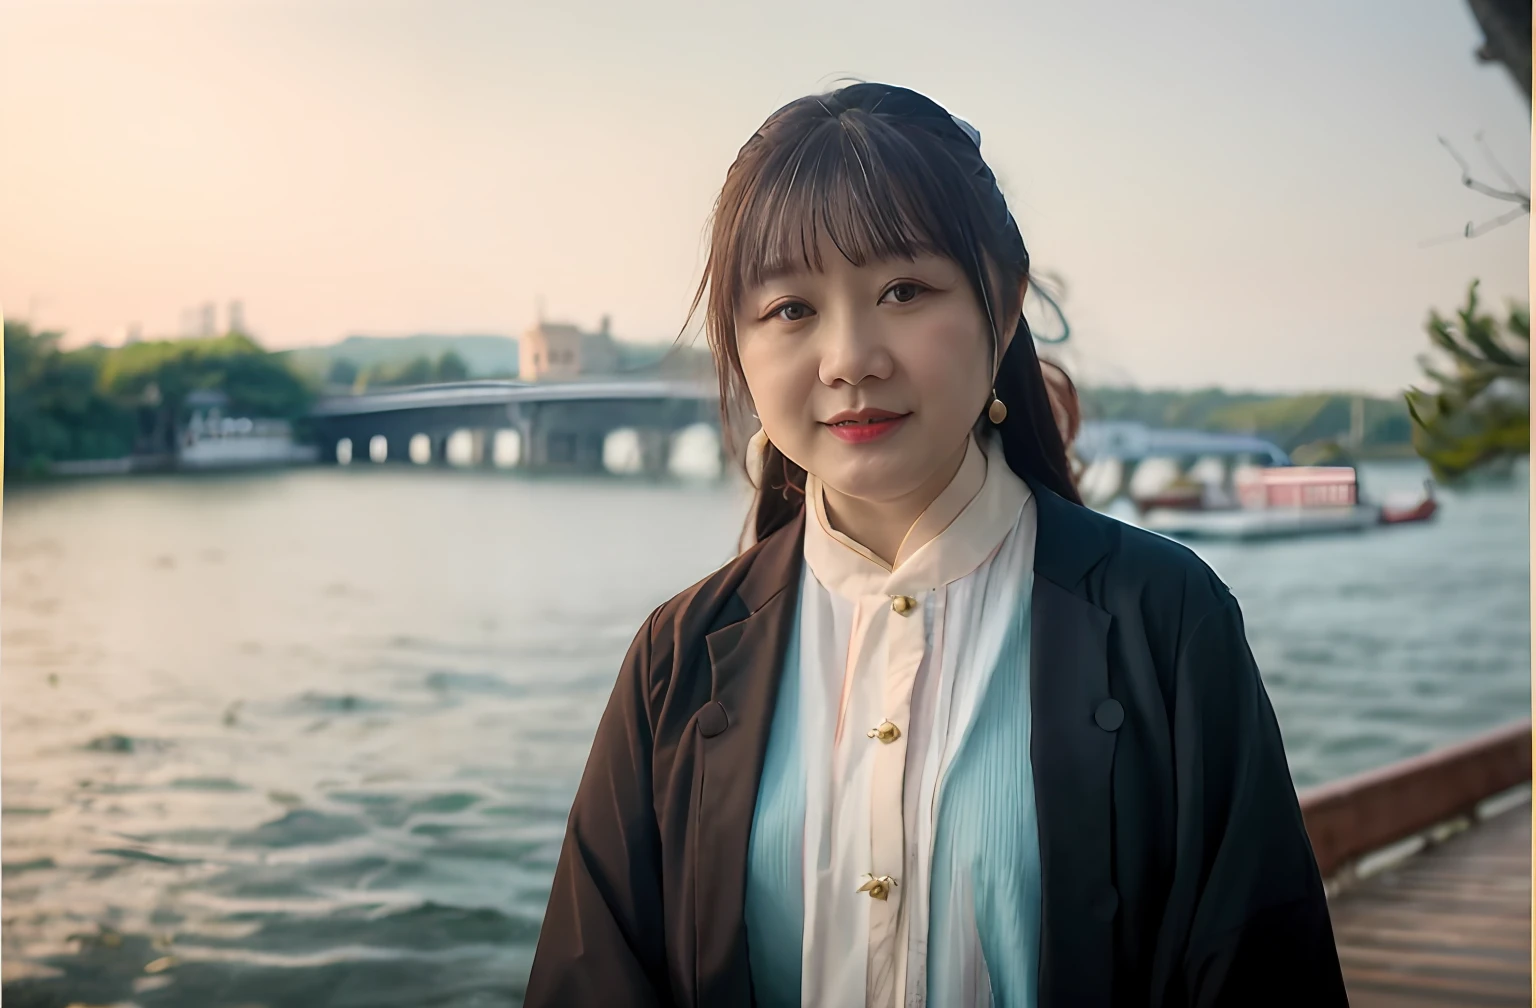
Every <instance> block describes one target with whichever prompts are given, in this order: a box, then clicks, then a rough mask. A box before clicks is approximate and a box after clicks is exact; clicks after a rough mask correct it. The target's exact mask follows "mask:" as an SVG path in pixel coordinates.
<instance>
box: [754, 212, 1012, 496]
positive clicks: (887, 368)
mask: <svg viewBox="0 0 1536 1008" xmlns="http://www.w3.org/2000/svg"><path fill="white" fill-rule="evenodd" d="M820 251H821V261H822V263H823V264H824V265H825V267H826V268H825V271H823V272H811V271H803V272H794V273H789V274H785V275H781V276H777V277H773V278H770V279H768V280H766V281H764V282H763V283H762V284H760V285H758V286H757V287H754V288H750V289H748V290H746V291H744V292H743V295H742V298H741V300H740V301H739V302H738V304H737V306H736V343H737V350H738V353H739V355H740V358H741V367H742V371H743V373H744V374H745V376H746V381H747V388H748V390H749V391H750V392H751V395H752V401H753V403H754V404H755V408H756V411H757V415H758V418H759V420H760V421H761V423H762V425H763V430H764V431H765V432H766V433H767V435H768V439H769V440H770V441H772V442H773V444H774V445H775V446H777V447H778V449H779V450H780V451H781V452H783V453H784V455H785V456H787V457H788V458H789V459H790V460H791V461H793V462H795V463H797V464H798V465H800V466H801V467H802V468H804V469H805V470H806V471H808V472H811V473H814V474H815V475H816V476H817V477H819V478H820V479H821V480H822V481H823V482H824V483H825V484H826V485H827V487H828V488H829V489H830V490H832V491H834V492H836V493H839V494H842V495H845V496H848V497H853V498H856V499H860V500H865V501H871V502H893V501H898V500H900V499H902V498H905V497H908V496H909V495H912V494H915V493H918V492H919V491H921V490H922V489H923V488H925V487H926V486H928V485H930V484H931V483H932V482H933V481H934V480H935V479H939V478H946V479H947V477H948V475H952V473H953V467H954V466H955V465H957V464H958V459H959V457H960V455H961V454H962V453H963V452H964V445H965V439H966V437H967V435H968V433H969V431H970V429H971V427H972V425H973V424H974V423H975V422H976V418H977V417H978V416H980V415H981V412H982V410H984V409H985V408H986V405H987V403H988V402H989V401H990V397H991V388H992V376H993V372H994V367H993V360H992V343H991V338H990V336H989V335H988V331H987V320H986V315H985V314H984V313H983V311H982V309H981V306H980V305H979V304H978V303H977V301H976V298H975V296H974V295H973V294H972V293H971V288H970V283H969V281H968V280H967V279H966V276H965V273H964V272H962V271H961V269H960V267H958V266H957V265H955V263H953V262H951V261H950V260H949V259H946V258H943V257H941V256H936V255H922V256H920V257H919V258H917V259H915V260H906V259H897V260H888V261H884V262H870V263H867V264H865V265H863V266H854V265H853V264H852V263H850V262H849V261H848V260H847V259H846V258H844V256H843V255H842V253H841V252H839V251H838V250H837V249H836V248H835V247H834V246H832V245H831V243H830V242H827V243H824V246H823V248H822V249H821V250H820ZM1010 335H1011V334H1010ZM1005 345H1006V344H1005ZM946 467H948V471H947V472H945V470H946ZM937 489H942V484H940V486H939V487H938V488H937Z"/></svg>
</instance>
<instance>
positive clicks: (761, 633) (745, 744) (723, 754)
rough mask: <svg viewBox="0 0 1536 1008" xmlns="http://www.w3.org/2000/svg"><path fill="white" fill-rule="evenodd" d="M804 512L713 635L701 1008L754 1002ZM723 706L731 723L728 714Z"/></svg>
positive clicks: (700, 856) (703, 796)
mask: <svg viewBox="0 0 1536 1008" xmlns="http://www.w3.org/2000/svg"><path fill="white" fill-rule="evenodd" d="M804 531H805V512H804V511H803V510H802V511H801V512H800V516H799V517H797V518H795V519H794V520H793V521H791V522H790V523H789V524H788V525H786V526H784V527H783V528H781V529H779V530H778V531H777V532H775V533H773V534H772V535H770V536H769V537H768V538H767V539H765V540H763V542H762V543H761V544H760V545H759V547H758V554H757V556H756V557H754V558H753V560H752V566H751V568H750V569H749V570H748V571H747V573H746V575H745V576H744V577H743V578H742V581H741V584H740V585H738V586H737V589H736V594H735V597H734V598H733V599H732V600H731V605H732V607H733V608H734V610H735V612H734V613H733V614H732V615H737V616H739V617H740V618H738V619H736V620H735V621H734V622H731V623H727V624H726V625H725V626H723V627H720V628H719V629H717V630H715V631H714V632H712V633H709V634H707V635H706V636H705V638H704V640H705V644H706V647H707V648H708V651H709V664H710V698H711V703H709V704H707V705H706V706H705V708H704V709H705V710H710V709H711V708H714V711H713V714H712V718H711V723H709V724H708V725H707V726H706V724H705V719H704V718H699V719H697V720H698V721H699V734H700V736H701V739H700V743H701V744H700V748H699V758H698V770H697V774H698V776H697V777H696V778H695V783H694V786H695V787H696V788H697V789H698V790H697V794H698V800H697V802H695V803H694V808H695V809H696V810H697V812H696V815H697V820H696V822H697V830H698V834H697V837H696V838H695V846H694V849H693V862H694V863H693V873H694V878H695V887H694V898H695V901H696V902H695V906H694V927H695V932H696V933H695V942H696V944H695V948H696V959H695V962H696V970H697V973H696V986H695V991H696V995H695V998H696V1002H695V1003H696V1004H698V1005H748V1004H751V1003H752V991H751V982H750V978H749V975H748V971H747V941H746V925H745V923H744V912H745V911H744V902H745V893H746V865H747V844H748V840H749V839H750V837H751V833H752V815H753V810H754V806H755V805H756V803H757V786H758V779H759V778H760V777H761V776H762V772H763V755H764V752H765V750H766V748H767V745H768V732H769V728H770V727H771V725H772V723H773V708H774V702H775V700H776V699H777V696H778V689H779V679H780V677H781V673H782V671H783V668H784V652H785V648H786V647H787V646H788V643H789V637H790V631H791V629H792V628H793V624H794V619H795V606H796V603H797V601H798V594H799V583H800V569H801V558H802V552H801V544H802V542H803V538H802V536H803V534H804ZM720 708H723V714H724V717H723V719H722V718H721V717H720Z"/></svg>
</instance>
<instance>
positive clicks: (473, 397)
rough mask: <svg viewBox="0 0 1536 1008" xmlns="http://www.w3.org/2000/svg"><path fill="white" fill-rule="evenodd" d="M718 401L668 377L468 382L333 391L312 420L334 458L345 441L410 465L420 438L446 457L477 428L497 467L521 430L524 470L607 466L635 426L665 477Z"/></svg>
mask: <svg viewBox="0 0 1536 1008" xmlns="http://www.w3.org/2000/svg"><path fill="white" fill-rule="evenodd" d="M717 402H718V395H717V392H716V389H715V387H714V386H713V385H712V384H705V383H702V382H689V381H678V380H667V379H634V380H624V379H610V380H604V381H572V382H518V381H492V380H486V381H467V382H453V383H446V384H439V385H420V386H414V387H410V388H401V389H388V390H382V391H378V392H370V393H365V394H361V395H344V396H330V397H326V398H323V399H321V400H320V401H319V402H317V403H316V404H315V406H314V407H313V409H311V411H310V414H309V425H310V428H311V430H312V431H313V432H314V437H315V440H316V441H317V443H318V444H319V446H320V457H321V459H322V460H323V461H327V462H337V461H340V460H341V459H339V458H338V447H339V446H342V445H343V444H345V445H347V446H349V447H350V451H351V454H352V456H353V457H354V458H358V459H360V460H361V459H367V458H373V459H375V460H379V459H381V458H382V459H383V460H387V461H390V462H396V461H406V460H409V459H410V447H409V446H410V443H411V440H412V439H413V438H415V437H417V436H418V435H425V437H426V438H427V440H428V442H429V443H430V445H431V461H433V462H442V461H446V460H447V455H448V451H447V444H448V439H449V437H450V436H452V435H453V434H455V433H457V432H460V431H467V432H468V433H469V434H470V435H471V436H472V444H473V447H472V449H471V454H472V461H474V462H478V463H481V464H488V463H490V462H491V461H492V457H493V454H494V446H495V445H496V444H497V442H498V440H499V439H498V435H499V434H500V433H501V432H504V431H515V432H516V434H517V438H516V442H517V445H518V449H517V452H516V455H517V465H518V467H519V468H525V469H534V470H574V471H588V472H595V471H597V470H599V469H601V468H602V467H603V445H604V442H605V441H606V439H607V437H608V435H609V434H611V433H612V432H614V431H616V430H619V429H622V428H629V429H632V430H634V431H635V433H636V434H637V436H638V438H639V444H640V456H641V468H642V469H643V470H644V471H646V472H655V473H659V472H663V471H665V470H666V468H667V466H668V462H669V453H670V446H671V443H672V438H673V436H674V435H676V434H677V433H678V432H679V431H681V430H683V429H685V428H688V427H691V426H694V425H695V424H699V423H707V424H713V425H716V426H718V422H719V421H718V409H717ZM379 439H382V442H381V441H380V440H379ZM381 447H382V450H381ZM345 451H346V449H345V448H344V449H343V454H345Z"/></svg>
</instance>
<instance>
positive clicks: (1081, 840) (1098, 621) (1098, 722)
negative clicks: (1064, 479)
mask: <svg viewBox="0 0 1536 1008" xmlns="http://www.w3.org/2000/svg"><path fill="white" fill-rule="evenodd" d="M1032 488H1033V490H1034V492H1035V499H1036V501H1037V502H1038V503H1037V508H1038V510H1037V512H1036V513H1037V516H1038V531H1037V537H1036V550H1035V587H1034V594H1033V598H1032V605H1033V609H1032V614H1031V630H1032V634H1033V637H1032V644H1031V649H1030V663H1031V668H1032V669H1033V673H1032V676H1031V688H1030V694H1031V701H1032V703H1031V730H1032V736H1031V743H1030V759H1031V762H1032V763H1033V765H1034V776H1035V803H1036V815H1037V816H1038V818H1039V830H1040V868H1041V915H1040V916H1041V948H1040V980H1039V983H1040V995H1039V996H1040V1003H1041V1004H1074V1005H1077V1004H1081V1005H1107V1004H1109V1003H1110V998H1111V995H1112V990H1111V978H1112V976H1113V973H1114V945H1113V925H1114V915H1115V910H1116V907H1117V906H1118V903H1119V898H1118V895H1117V893H1116V892H1115V889H1114V886H1113V885H1112V880H1113V875H1112V872H1111V868H1112V861H1111V858H1112V854H1113V848H1112V844H1111V838H1112V832H1111V831H1112V828H1113V825H1114V821H1113V818H1112V814H1111V781H1110V771H1111V768H1112V764H1113V760H1114V752H1115V730H1116V729H1117V728H1119V726H1120V717H1123V711H1122V710H1121V708H1120V707H1119V705H1118V703H1117V702H1116V701H1114V700H1113V699H1111V698H1110V695H1109V659H1108V640H1109V628H1110V622H1111V620H1110V616H1109V614H1108V613H1106V612H1105V611H1104V610H1103V609H1100V608H1099V607H1098V606H1096V605H1094V604H1093V603H1091V602H1089V601H1088V600H1087V599H1086V598H1085V597H1084V596H1083V594H1082V592H1083V587H1082V581H1083V578H1084V575H1086V574H1087V573H1088V571H1089V570H1090V569H1091V568H1092V567H1093V565H1094V564H1095V563H1096V562H1097V561H1098V560H1099V559H1100V558H1101V557H1102V556H1103V555H1104V554H1105V553H1106V552H1107V551H1108V549H1109V545H1110V544H1109V541H1108V535H1107V533H1106V530H1105V529H1104V527H1103V526H1102V525H1101V524H1100V523H1099V522H1098V521H1097V520H1095V518H1096V516H1093V515H1091V514H1090V513H1089V512H1088V511H1087V509H1085V508H1083V507H1081V506H1079V505H1076V504H1072V503H1071V502H1069V501H1067V500H1064V499H1063V498H1061V497H1059V496H1057V495H1056V494H1054V493H1052V492H1051V491H1049V490H1047V489H1045V488H1043V487H1040V486H1038V485H1033V482H1032Z"/></svg>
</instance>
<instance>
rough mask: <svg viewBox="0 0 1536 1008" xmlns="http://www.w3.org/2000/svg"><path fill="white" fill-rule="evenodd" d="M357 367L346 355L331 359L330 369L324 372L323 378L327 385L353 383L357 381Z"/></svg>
mask: <svg viewBox="0 0 1536 1008" xmlns="http://www.w3.org/2000/svg"><path fill="white" fill-rule="evenodd" d="M357 375H358V367H357V365H356V364H354V363H352V361H350V360H349V359H347V358H346V357H338V358H336V359H335V360H333V361H331V367H330V370H329V371H327V372H326V375H325V380H326V383H327V384H329V385H353V384H356V382H357Z"/></svg>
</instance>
